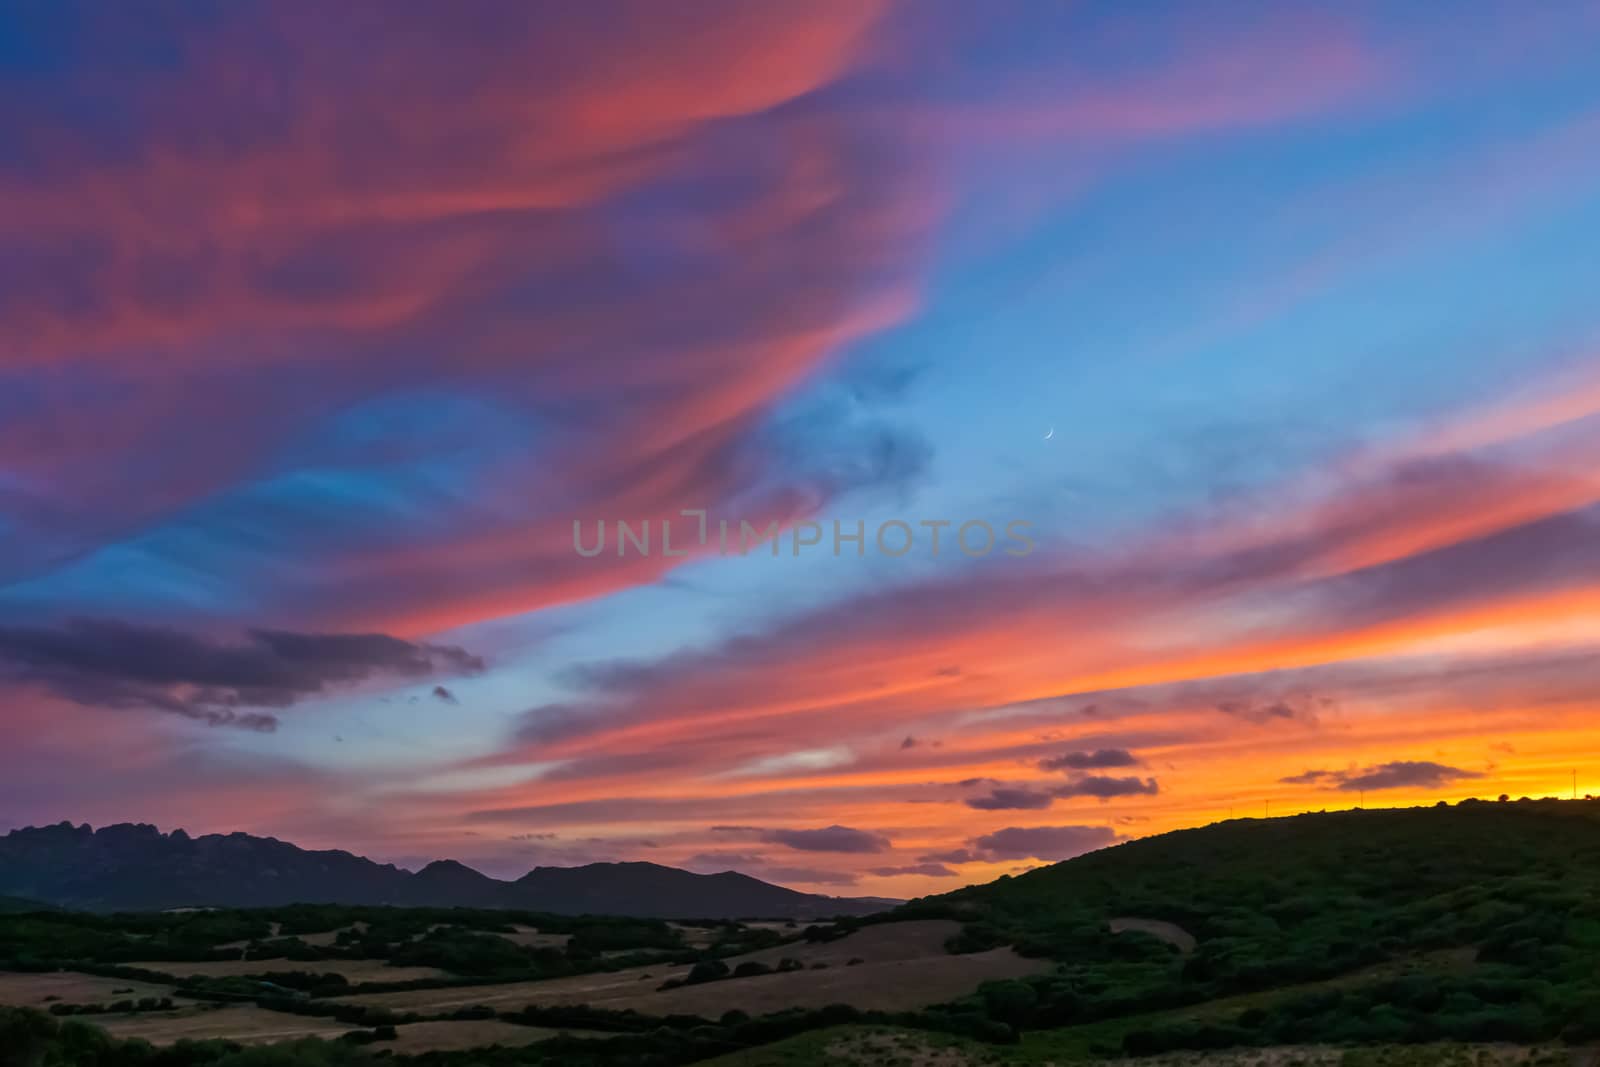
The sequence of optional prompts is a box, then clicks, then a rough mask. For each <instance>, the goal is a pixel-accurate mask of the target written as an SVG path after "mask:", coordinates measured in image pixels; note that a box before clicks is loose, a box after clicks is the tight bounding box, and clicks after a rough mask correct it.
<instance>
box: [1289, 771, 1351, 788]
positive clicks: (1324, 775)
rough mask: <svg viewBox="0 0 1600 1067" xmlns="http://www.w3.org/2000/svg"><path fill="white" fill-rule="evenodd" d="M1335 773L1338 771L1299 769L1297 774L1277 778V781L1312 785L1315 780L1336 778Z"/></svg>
mask: <svg viewBox="0 0 1600 1067" xmlns="http://www.w3.org/2000/svg"><path fill="white" fill-rule="evenodd" d="M1337 774H1338V772H1336V771H1301V772H1300V773H1299V774H1291V775H1289V776H1288V777H1287V778H1279V779H1278V781H1279V782H1281V783H1282V784H1284V785H1312V784H1314V783H1316V782H1321V781H1326V780H1327V779H1329V778H1337Z"/></svg>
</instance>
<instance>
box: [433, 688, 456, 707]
mask: <svg viewBox="0 0 1600 1067" xmlns="http://www.w3.org/2000/svg"><path fill="white" fill-rule="evenodd" d="M433 698H434V699H435V700H438V701H442V702H443V703H446V704H459V703H461V702H460V701H459V700H457V699H456V695H455V694H454V693H452V692H450V690H448V689H446V688H445V687H444V686H442V685H436V686H434V687H433Z"/></svg>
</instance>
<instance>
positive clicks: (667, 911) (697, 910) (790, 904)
mask: <svg viewBox="0 0 1600 1067" xmlns="http://www.w3.org/2000/svg"><path fill="white" fill-rule="evenodd" d="M0 893H3V894H8V895H14V896H18V897H25V898H27V899H29V900H36V901H41V902H44V903H48V904H52V905H56V906H58V907H66V908H78V909H82V910H85V911H152V910H160V909H164V908H180V907H227V908H250V907H271V906H275V905H282V904H292V903H319V904H367V905H392V906H397V907H474V908H521V909H528V910H534V911H544V912H553V913H556V914H563V915H576V914H584V913H592V914H608V915H635V916H653V917H662V918H678V917H696V918H737V917H755V916H763V917H773V918H811V917H817V916H831V915H866V914H870V913H872V912H876V911H883V910H885V909H886V908H888V907H892V906H893V905H894V904H895V903H897V902H896V901H885V900H880V899H876V898H850V897H827V896H821V895H819V894H814V893H800V892H797V891H795V890H792V889H785V888H783V887H782V886H775V885H771V884H769V883H767V882H763V881H760V880H758V879H755V878H751V877H749V876H748V875H743V874H737V873H735V872H732V871H727V872H723V873H721V874H694V873H692V872H690V871H683V870H679V869H677V868H675V867H663V866H661V865H659V864H655V863H594V864H589V865H588V866H584V867H539V868H535V869H534V870H532V871H529V872H528V873H527V874H526V875H524V876H523V877H522V878H519V879H518V880H516V881H515V882H502V881H499V880H497V879H494V878H490V877H488V876H487V875H484V874H480V873H479V872H477V871H475V870H473V869H472V868H470V867H467V866H465V865H463V864H460V863H456V862H453V861H449V860H442V861H439V862H435V863H431V864H429V865H428V866H427V867H424V868H423V869H422V870H420V871H417V872H416V873H412V872H410V871H406V870H402V869H401V868H399V867H395V866H393V865H392V864H381V863H374V862H373V861H372V860H368V859H364V858H362V857H360V856H355V855H352V854H350V853H348V852H340V851H323V852H313V851H308V850H306V849H302V848H298V847H296V846H294V845H291V844H289V843H287V842H284V841H279V840H277V839H275V838H270V837H253V836H251V835H249V834H242V833H234V834H210V835H206V836H204V837H191V836H189V835H188V834H186V833H184V832H183V831H182V830H174V831H173V832H172V833H170V834H163V833H161V832H160V831H159V830H157V829H156V828H155V827H154V826H148V825H142V824H140V825H135V824H131V823H123V824H119V825H116V826H106V827H102V828H101V829H99V830H91V829H90V828H89V827H88V826H72V825H71V824H69V823H58V824H56V825H54V826H45V827H29V828H27V829H23V830H14V831H12V832H11V833H9V834H7V835H6V836H5V837H3V838H0Z"/></svg>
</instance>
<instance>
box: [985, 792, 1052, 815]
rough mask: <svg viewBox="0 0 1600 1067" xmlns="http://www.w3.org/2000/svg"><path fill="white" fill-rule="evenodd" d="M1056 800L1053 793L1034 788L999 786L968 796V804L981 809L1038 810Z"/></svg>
mask: <svg viewBox="0 0 1600 1067" xmlns="http://www.w3.org/2000/svg"><path fill="white" fill-rule="evenodd" d="M1054 800H1055V797H1054V795H1053V794H1050V793H1041V792H1038V791H1037V790H1033V789H1016V788H999V789H993V790H990V791H989V792H988V793H986V794H984V795H983V796H978V797H968V798H967V799H966V805H967V807H969V808H977V809H978V810H979V811H1013V810H1014V811H1027V810H1033V811H1037V810H1039V809H1041V808H1048V807H1049V806H1050V805H1051V804H1052V803H1053V802H1054Z"/></svg>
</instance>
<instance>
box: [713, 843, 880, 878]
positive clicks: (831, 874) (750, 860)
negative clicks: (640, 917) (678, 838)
mask: <svg viewBox="0 0 1600 1067" xmlns="http://www.w3.org/2000/svg"><path fill="white" fill-rule="evenodd" d="M682 866H683V867H685V868H687V869H689V870H692V871H699V872H701V873H704V874H720V873H721V872H723V871H737V872H738V873H740V874H747V875H749V876H750V877H752V878H759V879H761V880H762V881H764V882H777V883H780V884H782V883H786V882H801V883H806V884H810V885H855V884H856V883H857V882H858V881H860V877H859V876H858V875H855V874H852V873H850V872H848V871H832V870H823V869H820V868H816V867H793V866H789V865H786V864H782V863H773V862H771V861H770V860H769V859H768V858H767V857H765V856H762V855H760V854H758V853H754V852H727V851H712V852H698V853H695V854H694V855H692V856H690V857H688V858H687V859H685V860H684V861H683V862H682Z"/></svg>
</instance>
